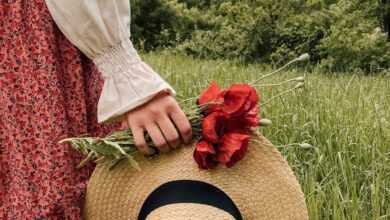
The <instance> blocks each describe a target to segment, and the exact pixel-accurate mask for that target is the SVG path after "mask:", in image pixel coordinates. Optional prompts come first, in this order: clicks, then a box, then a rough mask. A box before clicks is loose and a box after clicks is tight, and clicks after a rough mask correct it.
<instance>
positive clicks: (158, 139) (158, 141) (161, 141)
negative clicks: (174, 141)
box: [146, 123, 169, 153]
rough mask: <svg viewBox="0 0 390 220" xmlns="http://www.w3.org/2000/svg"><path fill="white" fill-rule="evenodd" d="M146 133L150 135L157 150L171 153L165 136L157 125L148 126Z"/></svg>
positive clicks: (150, 124)
mask: <svg viewBox="0 0 390 220" xmlns="http://www.w3.org/2000/svg"><path fill="white" fill-rule="evenodd" d="M146 131H147V132H148V133H149V135H150V137H151V138H152V141H153V143H154V146H156V148H157V149H159V150H160V151H161V152H163V153H167V152H169V146H168V144H167V142H166V140H165V138H164V136H163V134H162V133H161V131H160V129H159V128H158V126H157V124H155V123H149V124H147V125H146Z"/></svg>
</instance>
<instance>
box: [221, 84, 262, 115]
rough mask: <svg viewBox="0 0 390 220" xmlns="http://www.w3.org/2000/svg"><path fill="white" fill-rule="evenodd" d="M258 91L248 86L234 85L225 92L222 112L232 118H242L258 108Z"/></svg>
mask: <svg viewBox="0 0 390 220" xmlns="http://www.w3.org/2000/svg"><path fill="white" fill-rule="evenodd" d="M258 101H259V97H258V95H257V92H256V90H255V89H254V88H253V87H251V86H249V85H247V84H233V85H232V86H231V87H230V88H228V89H226V90H224V91H223V107H222V110H223V111H224V112H225V113H226V114H227V115H230V116H233V117H234V116H242V115H244V114H246V113H248V112H249V111H250V110H251V109H252V108H254V107H255V106H257V103H258Z"/></svg>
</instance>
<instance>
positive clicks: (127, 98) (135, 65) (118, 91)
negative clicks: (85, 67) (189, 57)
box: [93, 40, 176, 123]
mask: <svg viewBox="0 0 390 220" xmlns="http://www.w3.org/2000/svg"><path fill="white" fill-rule="evenodd" d="M93 61H94V63H95V64H96V65H97V67H98V69H99V71H100V72H101V73H102V75H103V78H104V86H103V90H102V93H101V95H100V99H99V103H98V111H97V114H98V122H99V123H102V122H105V121H107V120H111V119H113V118H116V117H118V116H121V115H122V114H124V113H126V112H128V111H129V110H131V109H134V108H136V107H138V106H140V105H142V104H144V103H146V102H148V101H149V100H151V99H152V98H153V97H154V96H155V95H156V94H157V93H159V92H161V91H164V90H165V91H167V92H169V93H170V94H171V95H176V92H175V90H174V89H173V88H172V87H171V86H170V85H169V84H168V83H167V82H166V81H165V80H164V79H162V78H161V77H160V75H159V74H157V73H156V72H155V71H154V70H153V69H152V68H151V67H150V66H149V65H147V64H146V63H144V62H143V61H142V60H141V59H140V57H139V56H138V54H137V51H136V50H135V49H134V47H133V44H132V43H131V41H130V40H126V41H122V42H121V43H120V44H118V45H116V46H115V47H111V48H108V49H107V50H105V51H104V52H103V53H102V54H101V55H99V56H97V57H95V58H94V59H93Z"/></svg>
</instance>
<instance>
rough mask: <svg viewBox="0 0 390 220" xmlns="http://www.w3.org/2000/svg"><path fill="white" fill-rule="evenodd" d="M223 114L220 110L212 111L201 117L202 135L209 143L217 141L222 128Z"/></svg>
mask: <svg viewBox="0 0 390 220" xmlns="http://www.w3.org/2000/svg"><path fill="white" fill-rule="evenodd" d="M224 121H225V119H224V115H223V114H222V113H221V112H218V111H217V112H213V113H211V114H209V115H207V116H205V117H204V118H203V121H202V135H203V138H204V139H205V140H207V141H209V142H211V143H218V141H219V135H221V134H222V133H223V130H224Z"/></svg>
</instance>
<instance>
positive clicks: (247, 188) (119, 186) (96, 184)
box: [84, 134, 308, 220]
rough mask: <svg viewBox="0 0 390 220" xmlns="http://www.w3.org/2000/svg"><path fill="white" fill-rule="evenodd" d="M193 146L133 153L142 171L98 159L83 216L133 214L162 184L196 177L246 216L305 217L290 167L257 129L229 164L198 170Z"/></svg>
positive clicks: (89, 219) (131, 217)
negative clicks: (155, 154) (148, 156)
mask: <svg viewBox="0 0 390 220" xmlns="http://www.w3.org/2000/svg"><path fill="white" fill-rule="evenodd" d="M193 150H194V148H193V146H183V147H182V148H180V149H178V150H175V151H173V152H171V153H169V154H164V155H160V156H158V157H156V158H153V159H146V158H144V157H143V156H141V155H140V156H137V157H136V160H137V161H139V164H140V166H141V169H142V171H140V172H138V171H135V170H134V169H132V168H130V167H129V165H128V163H125V162H123V163H120V164H118V165H117V166H116V167H115V169H113V170H108V166H107V165H105V164H98V165H97V167H96V169H95V171H94V173H93V174H92V177H91V179H90V182H89V185H88V188H87V195H86V200H85V206H84V218H85V219H86V220H100V219H104V220H105V219H107V220H108V219H116V220H122V219H123V220H125V219H126V220H136V219H137V217H138V214H139V211H140V209H141V207H142V204H143V202H144V200H145V199H146V198H147V196H148V195H149V194H150V193H151V192H153V190H154V189H156V188H157V187H159V186H160V185H162V184H164V183H166V182H169V181H174V180H197V181H203V182H206V183H209V184H212V185H214V186H216V187H218V188H219V189H221V190H223V191H224V192H225V193H226V194H227V195H228V196H229V197H230V198H231V199H232V200H233V201H234V203H235V204H236V205H237V207H238V208H239V210H240V212H241V214H242V215H243V218H244V219H249V220H263V219H264V220H306V219H308V215H307V209H306V205H305V199H304V196H303V193H302V191H301V189H300V185H299V183H298V181H297V180H296V178H295V176H294V174H293V172H292V170H291V169H290V167H289V166H288V164H287V162H286V161H285V160H284V159H283V158H282V156H281V154H280V153H279V151H277V150H276V148H275V147H274V146H273V145H272V144H271V143H270V142H269V141H268V140H267V139H266V138H265V137H263V136H262V135H261V134H256V135H254V136H253V137H252V139H251V143H250V146H249V148H248V153H247V155H246V157H245V158H244V159H243V160H241V161H239V162H238V163H237V164H236V165H235V166H234V167H233V168H225V167H223V166H219V167H218V168H217V169H213V170H208V171H204V170H199V169H198V167H197V164H196V163H195V161H194V159H193V156H192V154H193ZM180 212H182V210H180ZM189 213H191V211H189ZM168 219H175V218H168ZM180 219H183V218H180ZM184 219H185V218H184ZM178 220H179V219H178Z"/></svg>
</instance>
